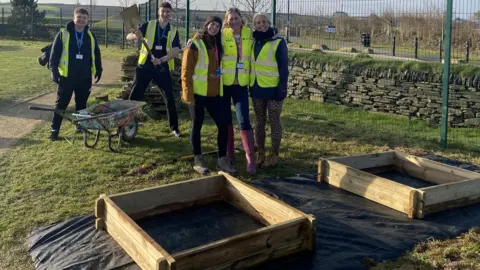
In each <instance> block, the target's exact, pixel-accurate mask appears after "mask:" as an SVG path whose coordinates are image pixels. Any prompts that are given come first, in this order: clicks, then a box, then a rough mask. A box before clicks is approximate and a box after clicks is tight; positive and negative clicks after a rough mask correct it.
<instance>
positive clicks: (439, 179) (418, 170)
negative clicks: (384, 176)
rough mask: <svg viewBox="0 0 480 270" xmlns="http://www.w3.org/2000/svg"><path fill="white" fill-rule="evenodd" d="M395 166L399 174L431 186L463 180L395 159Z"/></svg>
mask: <svg viewBox="0 0 480 270" xmlns="http://www.w3.org/2000/svg"><path fill="white" fill-rule="evenodd" d="M395 166H396V167H397V170H398V171H399V172H401V173H405V174H407V175H410V176H413V177H416V178H418V179H422V180H424V181H427V182H430V183H433V184H445V183H454V182H458V181H463V180H465V178H463V177H461V176H458V175H454V174H448V173H446V172H442V171H439V170H436V169H432V168H429V167H424V166H421V165H418V164H415V163H413V162H410V161H408V160H403V159H397V160H396V161H395Z"/></svg>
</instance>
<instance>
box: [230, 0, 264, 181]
mask: <svg viewBox="0 0 480 270" xmlns="http://www.w3.org/2000/svg"><path fill="white" fill-rule="evenodd" d="M223 26H224V28H223V31H222V44H223V47H224V50H225V53H224V55H223V58H222V79H223V86H224V87H223V93H224V98H225V99H226V102H225V105H226V106H228V111H229V112H230V111H231V110H230V108H231V101H233V105H234V106H235V112H236V115H237V120H238V123H239V126H240V134H241V138H242V144H243V148H244V149H245V157H246V161H247V172H248V173H249V174H250V175H253V174H255V173H256V168H255V150H254V148H255V145H254V138H253V130H252V126H251V125H250V117H249V108H248V106H249V104H248V103H249V102H248V99H249V97H248V84H249V82H250V54H251V51H252V34H251V30H250V28H249V27H247V26H245V22H244V20H243V18H242V13H241V12H240V10H239V9H238V8H230V9H228V10H227V12H226V13H225V18H224V25H223ZM227 156H228V157H229V158H230V160H231V161H234V160H235V149H234V132H233V125H232V115H231V113H229V114H228V146H227Z"/></svg>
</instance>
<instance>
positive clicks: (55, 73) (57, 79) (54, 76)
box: [51, 69, 60, 84]
mask: <svg viewBox="0 0 480 270" xmlns="http://www.w3.org/2000/svg"><path fill="white" fill-rule="evenodd" d="M51 78H52V82H54V83H57V84H58V83H59V82H60V73H58V71H57V70H56V69H52V74H51Z"/></svg>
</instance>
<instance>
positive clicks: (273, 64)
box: [250, 13, 288, 168]
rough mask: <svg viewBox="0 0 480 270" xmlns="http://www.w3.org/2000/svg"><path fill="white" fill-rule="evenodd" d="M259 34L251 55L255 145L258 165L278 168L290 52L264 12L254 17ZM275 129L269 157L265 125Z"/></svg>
mask: <svg viewBox="0 0 480 270" xmlns="http://www.w3.org/2000/svg"><path fill="white" fill-rule="evenodd" d="M253 24H254V27H255V31H254V32H253V38H254V45H253V49H252V56H251V71H250V95H251V97H252V103H253V108H254V110H255V118H256V125H255V142H256V146H257V148H258V156H257V166H261V167H262V168H269V167H273V166H276V165H277V161H278V154H279V148H280V142H281V140H282V126H281V123H280V114H281V112H282V105H283V100H284V99H285V97H286V96H287V82H288V49H287V44H286V42H285V40H283V39H282V38H280V37H278V36H277V34H276V31H275V29H273V28H272V27H271V26H270V25H271V24H270V20H269V19H268V18H267V16H266V15H265V14H264V13H257V14H255V15H254V16H253ZM267 111H268V119H269V121H270V127H271V138H272V151H271V154H270V155H269V156H268V158H265V124H266V121H267Z"/></svg>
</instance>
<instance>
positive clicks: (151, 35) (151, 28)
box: [138, 20, 177, 70]
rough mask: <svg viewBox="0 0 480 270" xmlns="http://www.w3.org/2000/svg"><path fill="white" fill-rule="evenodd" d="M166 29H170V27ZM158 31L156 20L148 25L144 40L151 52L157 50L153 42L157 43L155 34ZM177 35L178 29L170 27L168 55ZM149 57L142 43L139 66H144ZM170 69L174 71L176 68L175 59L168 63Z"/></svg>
mask: <svg viewBox="0 0 480 270" xmlns="http://www.w3.org/2000/svg"><path fill="white" fill-rule="evenodd" d="M165 27H168V25H167V26H165ZM156 30H157V21H156V20H153V21H149V22H148V25H147V32H146V36H145V37H144V39H145V41H146V42H147V45H148V47H149V48H150V50H153V49H155V48H153V42H154V41H155V34H156V33H157V32H156ZM176 35H177V29H176V28H174V27H172V25H170V31H168V35H167V47H166V50H167V54H168V53H169V52H170V51H171V50H172V43H173V39H174V38H175V36H176ZM147 57H148V51H147V48H146V47H145V45H144V44H143V43H142V48H141V49H140V55H139V57H138V64H139V65H144V64H145V61H147ZM168 68H169V69H170V70H173V69H174V68H175V60H174V59H170V60H169V61H168Z"/></svg>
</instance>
